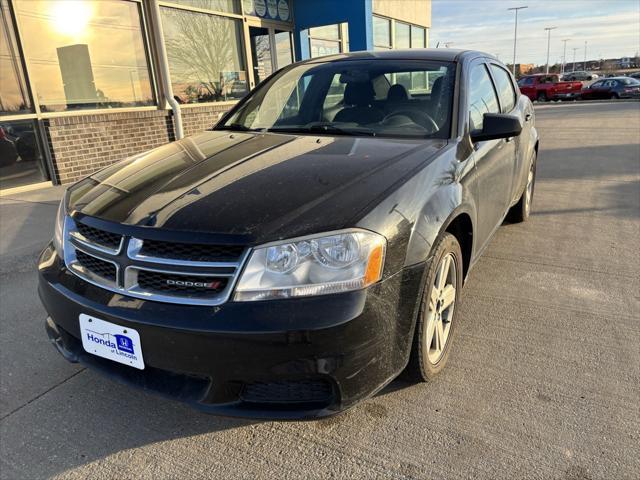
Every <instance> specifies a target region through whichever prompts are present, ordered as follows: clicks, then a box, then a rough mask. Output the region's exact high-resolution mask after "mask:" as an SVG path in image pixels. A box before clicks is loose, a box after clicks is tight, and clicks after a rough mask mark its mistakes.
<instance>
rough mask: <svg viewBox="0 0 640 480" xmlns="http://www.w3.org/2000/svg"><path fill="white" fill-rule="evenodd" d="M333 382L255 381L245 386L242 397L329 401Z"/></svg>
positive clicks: (263, 400) (269, 400)
mask: <svg viewBox="0 0 640 480" xmlns="http://www.w3.org/2000/svg"><path fill="white" fill-rule="evenodd" d="M332 397H333V390H332V388H331V384H330V383H329V382H327V381H324V380H298V381H283V382H269V383H264V382H254V383H249V384H247V385H245V386H244V388H243V390H242V393H241V398H242V399H243V400H244V401H245V402H254V403H328V402H329V401H330V400H331V399H332Z"/></svg>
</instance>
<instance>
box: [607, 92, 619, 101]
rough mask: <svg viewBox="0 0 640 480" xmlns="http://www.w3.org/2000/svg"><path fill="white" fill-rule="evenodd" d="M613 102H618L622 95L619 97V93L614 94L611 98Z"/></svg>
mask: <svg viewBox="0 0 640 480" xmlns="http://www.w3.org/2000/svg"><path fill="white" fill-rule="evenodd" d="M609 98H610V99H611V100H617V99H619V98H620V95H618V94H617V93H612V94H611V96H610V97H609Z"/></svg>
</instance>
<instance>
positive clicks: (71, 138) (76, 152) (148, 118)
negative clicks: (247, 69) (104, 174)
mask: <svg viewBox="0 0 640 480" xmlns="http://www.w3.org/2000/svg"><path fill="white" fill-rule="evenodd" d="M230 108H231V106H230V105H229V104H226V105H207V106H202V107H186V108H183V109H182V110H181V111H182V122H183V129H184V134H185V136H188V135H193V134H194V133H198V132H201V131H203V130H205V129H207V128H209V127H211V126H212V125H213V124H214V123H215V122H216V121H217V120H218V118H219V116H220V114H221V113H223V112H226V111H227V110H229V109H230ZM172 115H173V113H172V112H171V111H170V110H144V111H137V112H118V113H100V114H87V115H76V116H65V117H57V118H50V119H47V120H45V121H44V128H45V133H46V136H47V140H48V143H49V145H48V147H49V150H50V152H51V157H52V160H53V166H54V171H53V172H52V175H53V177H55V179H56V182H58V183H69V182H75V181H77V180H80V179H81V178H84V177H86V176H87V175H90V174H91V173H93V172H95V171H96V170H99V169H101V168H103V167H106V166H108V165H111V164H112V163H115V162H117V161H119V160H122V159H124V158H126V157H128V156H131V155H134V154H136V153H140V152H144V151H145V150H150V149H152V148H154V147H158V146H160V145H164V144H165V143H169V142H171V141H173V140H174V139H175V135H174V130H173V117H172Z"/></svg>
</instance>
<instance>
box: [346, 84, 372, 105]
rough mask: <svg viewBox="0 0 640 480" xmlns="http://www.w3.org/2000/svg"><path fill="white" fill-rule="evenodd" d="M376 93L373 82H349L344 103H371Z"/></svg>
mask: <svg viewBox="0 0 640 480" xmlns="http://www.w3.org/2000/svg"><path fill="white" fill-rule="evenodd" d="M375 96H376V93H375V91H374V90H373V85H372V84H371V82H358V83H355V82H351V83H347V86H346V88H345V89H344V103H345V104H346V105H357V106H359V107H362V106H367V105H371V103H372V102H373V99H374V98H375Z"/></svg>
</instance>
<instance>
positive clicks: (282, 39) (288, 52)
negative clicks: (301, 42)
mask: <svg viewBox="0 0 640 480" xmlns="http://www.w3.org/2000/svg"><path fill="white" fill-rule="evenodd" d="M275 41H276V59H277V61H278V62H277V63H278V68H282V67H286V66H287V65H290V64H291V63H292V62H293V49H292V48H291V33H290V32H281V31H279V30H276V33H275Z"/></svg>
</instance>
